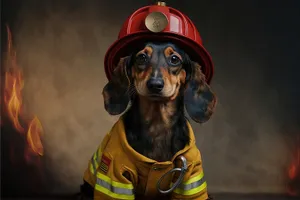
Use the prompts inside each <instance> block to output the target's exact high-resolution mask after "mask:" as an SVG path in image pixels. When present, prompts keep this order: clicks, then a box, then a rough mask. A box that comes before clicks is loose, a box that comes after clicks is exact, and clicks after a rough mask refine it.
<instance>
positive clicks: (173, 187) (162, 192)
mask: <svg viewBox="0 0 300 200" xmlns="http://www.w3.org/2000/svg"><path fill="white" fill-rule="evenodd" d="M179 159H180V160H181V162H182V167H181V168H178V167H176V168H173V169H171V170H170V171H168V172H167V173H165V174H164V175H162V176H161V177H160V179H159V180H158V182H157V185H156V187H157V190H158V191H159V192H160V193H161V194H168V193H170V192H172V191H173V190H175V189H176V188H177V187H178V186H179V185H180V184H181V183H182V181H183V177H184V175H185V173H186V171H187V161H186V158H185V157H184V156H179ZM176 171H179V172H180V175H179V177H178V179H177V181H176V182H175V183H174V184H173V185H172V186H171V187H170V189H168V190H162V189H160V184H161V182H162V181H163V180H164V178H165V177H166V176H167V175H169V174H171V173H173V172H176Z"/></svg>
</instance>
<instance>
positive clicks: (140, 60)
mask: <svg viewBox="0 0 300 200" xmlns="http://www.w3.org/2000/svg"><path fill="white" fill-rule="evenodd" d="M147 62H148V56H147V55H146V54H139V55H137V57H136V64H138V65H144V64H146V63H147Z"/></svg>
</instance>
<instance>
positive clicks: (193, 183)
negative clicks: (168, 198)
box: [172, 149, 209, 200]
mask: <svg viewBox="0 0 300 200" xmlns="http://www.w3.org/2000/svg"><path fill="white" fill-rule="evenodd" d="M188 157H190V158H188ZM189 159H191V160H192V164H191V165H190V167H189V169H188V171H187V173H186V174H185V177H184V179H183V182H182V183H181V184H180V185H179V186H178V187H177V188H176V189H175V190H174V191H173V193H172V200H179V199H191V200H207V199H209V198H208V195H207V187H206V181H205V178H204V173H203V168H202V160H201V155H200V152H199V150H198V149H195V151H194V152H193V153H192V154H191V155H188V156H187V160H189Z"/></svg>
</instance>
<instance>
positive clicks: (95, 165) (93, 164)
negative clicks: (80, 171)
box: [90, 148, 102, 175]
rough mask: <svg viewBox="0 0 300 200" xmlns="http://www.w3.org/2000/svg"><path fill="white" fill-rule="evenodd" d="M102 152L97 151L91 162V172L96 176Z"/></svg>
mask: <svg viewBox="0 0 300 200" xmlns="http://www.w3.org/2000/svg"><path fill="white" fill-rule="evenodd" d="M101 155H102V152H101V149H100V148H99V149H97V151H96V152H95V153H94V154H93V156H92V158H91V162H90V172H91V173H92V174H94V175H95V172H96V171H97V169H98V167H99V162H100V158H101Z"/></svg>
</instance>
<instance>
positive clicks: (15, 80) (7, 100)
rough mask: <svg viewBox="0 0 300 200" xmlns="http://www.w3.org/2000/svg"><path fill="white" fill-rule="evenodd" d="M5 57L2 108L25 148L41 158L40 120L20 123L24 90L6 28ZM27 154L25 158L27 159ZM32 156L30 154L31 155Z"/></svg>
mask: <svg viewBox="0 0 300 200" xmlns="http://www.w3.org/2000/svg"><path fill="white" fill-rule="evenodd" d="M7 35H8V41H7V55H6V63H5V82H4V106H5V109H6V112H7V115H8V118H9V119H10V120H11V122H12V124H13V126H14V128H15V129H16V130H17V131H18V132H19V133H20V134H22V135H24V137H26V140H27V146H28V148H29V149H30V151H28V152H31V153H33V154H34V155H39V156H42V155H43V154H44V148H43V144H42V141H41V136H42V133H43V128H42V125H41V122H40V120H39V119H38V118H37V117H36V116H35V117H34V118H33V119H32V120H29V123H28V124H25V123H22V122H24V121H26V120H24V115H23V114H22V107H23V101H22V90H23V88H24V79H23V73H22V70H21V69H20V68H19V67H18V64H17V57H16V51H15V50H14V49H13V45H12V35H11V31H10V29H9V27H8V26H7ZM28 152H24V153H25V155H24V156H25V158H28V157H29V155H26V154H28ZM31 155H32V154H31Z"/></svg>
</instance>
